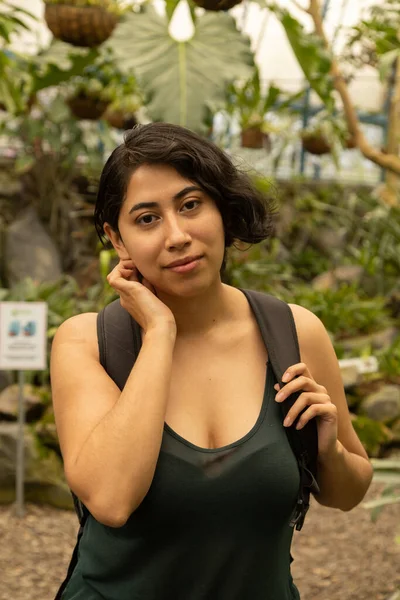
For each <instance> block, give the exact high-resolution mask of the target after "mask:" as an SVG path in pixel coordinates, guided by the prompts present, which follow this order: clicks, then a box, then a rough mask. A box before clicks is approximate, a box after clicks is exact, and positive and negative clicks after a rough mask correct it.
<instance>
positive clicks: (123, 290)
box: [51, 123, 372, 600]
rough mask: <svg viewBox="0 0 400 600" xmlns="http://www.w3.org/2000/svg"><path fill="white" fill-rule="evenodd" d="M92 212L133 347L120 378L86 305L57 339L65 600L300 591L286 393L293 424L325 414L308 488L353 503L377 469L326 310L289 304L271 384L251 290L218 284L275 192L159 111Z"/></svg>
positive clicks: (106, 173)
mask: <svg viewBox="0 0 400 600" xmlns="http://www.w3.org/2000/svg"><path fill="white" fill-rule="evenodd" d="M95 222H96V228H97V231H98V232H99V233H100V235H101V236H103V235H104V234H105V235H106V236H107V237H108V238H109V240H111V242H112V244H113V246H114V248H115V250H116V251H117V253H118V257H119V264H118V265H117V266H116V267H115V268H114V269H113V271H112V272H111V273H110V275H109V277H108V281H109V283H110V285H111V286H112V287H113V288H114V289H115V290H116V291H117V292H118V294H119V295H120V301H121V305H122V306H123V308H124V309H125V310H126V311H128V312H129V313H130V315H131V316H132V317H133V319H134V320H135V321H137V323H138V324H139V325H140V328H141V335H142V346H141V350H140V353H139V356H138V359H137V361H136V363H135V365H134V367H133V368H132V370H131V372H130V374H129V377H128V379H127V381H126V384H125V386H124V387H123V390H122V391H120V390H119V389H118V387H117V386H116V385H115V383H114V382H113V381H112V380H111V378H110V377H109V376H108V374H107V373H106V371H105V370H104V369H103V367H102V366H101V364H100V360H99V349H98V339H97V329H96V326H97V315H96V314H94V313H90V314H82V315H79V316H76V317H73V318H72V319H69V320H68V321H66V322H65V323H63V325H62V326H61V327H60V328H59V330H58V332H57V335H56V336H55V339H54V343H53V349H52V360H51V380H52V389H53V401H54V408H55V415H56V423H57V429H58V434H59V439H60V445H61V450H62V454H63V458H64V466H65V473H66V478H67V481H68V484H69V485H70V487H71V489H72V490H73V491H74V492H75V494H76V495H77V496H78V497H79V498H80V499H81V501H82V502H83V504H84V505H85V506H86V507H87V508H88V510H89V511H90V517H89V519H88V522H87V524H86V525H85V528H84V534H83V537H82V540H81V543H80V547H79V559H78V564H77V567H76V568H75V570H74V573H73V575H72V578H71V580H70V582H69V584H68V586H67V588H66V590H65V592H64V594H63V599H64V600H78V599H82V600H83V599H84V600H100V599H104V598H106V599H107V600H134V599H140V600H162V599H165V598H173V599H176V600H200V599H203V600H235V599H237V600H293V599H297V598H299V594H298V591H297V589H296V587H295V585H294V584H293V581H292V578H291V575H290V544H291V539H292V532H293V530H292V529H291V528H290V527H289V526H288V519H289V517H290V515H291V513H292V509H293V505H294V502H295V499H296V495H297V489H298V485H299V473H298V470H297V463H296V460H295V457H294V455H293V453H292V451H291V449H290V446H289V444H288V441H287V438H286V435H285V432H284V427H283V426H282V422H281V420H280V414H281V413H280V411H279V410H278V409H279V408H280V407H279V402H282V401H284V400H285V398H286V397H288V396H289V395H290V394H291V393H293V392H295V391H301V392H302V393H301V395H300V396H299V398H298V400H297V401H296V403H295V404H294V406H293V407H292V409H291V411H290V412H289V414H288V416H287V419H286V421H285V423H284V426H286V427H289V426H290V425H291V424H292V423H293V422H294V420H295V419H296V417H297V416H298V415H299V413H300V412H301V411H303V409H306V410H304V412H303V414H302V416H301V418H300V420H299V425H298V426H300V427H301V426H304V424H305V423H306V422H307V421H309V420H310V419H314V418H315V419H317V426H318V452H319V454H318V461H319V480H318V484H319V486H320V493H319V494H318V498H317V500H318V502H320V503H322V504H324V505H326V506H331V507H334V508H339V509H341V510H346V511H347V510H351V509H352V508H353V507H354V506H356V505H357V504H358V503H359V502H360V501H361V500H362V498H363V497H364V495H365V493H366V491H367V489H368V486H369V484H370V481H371V477H372V468H371V465H370V462H369V460H368V457H367V455H366V453H365V451H364V449H363V447H362V445H361V443H360V441H359V439H358V438H357V436H356V434H355V432H354V429H353V427H352V424H351V421H350V417H349V412H348V408H347V404H346V398H345V395H344V391H343V385H342V380H341V375H340V371H339V367H338V363H337V360H336V356H335V352H334V350H333V347H332V345H331V342H330V339H329V337H328V334H327V332H326V331H325V328H324V327H323V325H322V323H321V322H320V320H319V319H318V318H317V317H316V316H315V315H314V314H312V313H311V312H310V311H308V310H306V309H304V308H302V307H301V306H297V305H290V307H291V310H292V312H293V316H294V320H295V324H296V329H297V335H298V338H299V344H300V352H301V360H302V362H301V363H299V364H295V365H292V366H291V367H290V369H288V372H287V377H286V378H283V380H284V381H288V383H287V384H286V385H285V387H284V389H282V390H281V393H278V394H275V391H274V388H275V390H278V388H279V385H278V384H277V383H276V380H274V377H273V373H272V372H271V371H270V369H269V366H268V365H269V363H268V356H267V350H266V347H265V345H264V343H263V340H262V337H261V335H260V330H259V327H258V325H257V322H256V320H255V318H254V314H253V313H252V310H251V308H250V306H249V304H248V301H247V299H246V297H245V295H244V294H243V293H242V292H241V291H240V290H238V289H235V288H233V287H231V286H229V285H225V284H223V283H222V282H221V267H222V266H223V263H224V259H225V252H226V248H227V247H229V246H230V245H231V244H232V243H233V241H234V240H235V239H239V240H242V241H246V242H252V243H254V242H258V241H261V240H262V239H265V238H266V237H267V236H268V235H269V233H270V222H271V209H270V207H269V206H268V204H267V202H266V201H265V199H263V197H262V196H261V195H260V194H259V193H258V192H257V191H256V190H255V189H254V187H253V186H252V184H251V182H250V179H249V178H248V177H247V176H246V175H244V174H242V173H240V172H239V171H238V170H237V169H236V168H235V167H234V166H233V165H232V163H231V161H230V160H229V158H228V157H227V156H226V155H225V154H224V153H223V152H222V151H221V150H220V149H219V148H217V147H216V146H214V145H213V144H212V143H210V142H208V141H206V140H204V139H202V138H200V137H199V136H197V135H196V134H194V133H192V132H190V131H188V130H185V129H183V128H180V127H177V126H173V125H168V124H159V123H154V124H150V125H144V126H138V127H136V128H134V129H133V130H132V131H130V132H129V133H128V134H127V135H126V139H125V141H124V143H123V144H121V145H120V146H119V147H118V148H117V149H116V150H115V151H114V152H113V153H112V155H111V156H110V158H109V159H108V161H107V164H106V165H105V167H104V170H103V173H102V177H101V181H100V187H99V194H98V201H97V205H96V211H95ZM266 363H267V370H266ZM266 371H267V372H266ZM271 398H272V400H271V401H269V400H270V399H271ZM172 448H173V450H172Z"/></svg>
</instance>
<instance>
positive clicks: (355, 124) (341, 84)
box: [307, 0, 400, 175]
mask: <svg viewBox="0 0 400 600" xmlns="http://www.w3.org/2000/svg"><path fill="white" fill-rule="evenodd" d="M309 2H310V4H309V8H308V11H307V12H308V13H309V14H310V15H311V17H312V19H313V22H314V27H315V32H316V33H317V35H319V36H320V38H321V39H322V40H323V42H324V44H325V47H326V48H327V49H328V50H329V51H330V53H331V54H332V51H331V48H330V46H329V42H328V39H327V37H326V35H325V31H324V27H323V22H322V16H321V9H320V5H319V0H309ZM331 75H332V76H333V79H334V85H335V88H336V90H337V92H338V93H339V96H340V98H341V100H342V104H343V111H344V114H345V117H346V122H347V126H348V129H349V133H350V135H351V136H352V137H353V138H354V141H355V143H356V146H357V147H358V148H359V149H360V150H361V152H362V153H363V155H364V156H365V157H366V158H368V159H369V160H371V161H372V162H374V163H375V164H377V165H379V166H380V167H382V168H383V169H387V170H388V171H390V172H391V173H395V174H396V175H400V157H399V156H398V155H397V154H395V153H393V154H389V153H385V152H382V151H381V150H378V149H377V148H373V147H372V146H371V145H370V144H369V142H368V140H367V139H366V137H365V135H364V133H363V132H362V130H361V126H360V121H359V120H358V116H357V111H356V109H355V107H354V105H353V102H352V100H351V97H350V93H349V88H348V86H347V83H346V82H345V79H344V77H343V75H342V73H341V71H340V68H339V65H338V63H337V62H336V60H335V59H334V58H333V59H332V66H331ZM396 83H397V82H396ZM396 87H397V86H396ZM394 96H396V94H394Z"/></svg>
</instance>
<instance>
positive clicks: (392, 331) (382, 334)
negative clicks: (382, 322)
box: [340, 327, 399, 354]
mask: <svg viewBox="0 0 400 600" xmlns="http://www.w3.org/2000/svg"><path fill="white" fill-rule="evenodd" d="M398 335H399V330H398V329H396V327H388V328H387V329H384V330H383V331H377V332H376V333H370V334H369V335H362V336H358V337H354V338H349V339H347V340H340V346H341V347H342V349H343V350H344V351H345V352H353V351H355V352H357V351H358V352H359V353H360V354H361V353H362V350H363V349H364V348H373V349H374V350H381V349H382V348H387V347H388V346H390V345H391V344H392V343H393V342H394V340H395V339H396V337H397V336H398Z"/></svg>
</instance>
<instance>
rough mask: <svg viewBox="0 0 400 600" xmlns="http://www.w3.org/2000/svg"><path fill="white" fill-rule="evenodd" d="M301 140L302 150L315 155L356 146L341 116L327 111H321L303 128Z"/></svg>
mask: <svg viewBox="0 0 400 600" xmlns="http://www.w3.org/2000/svg"><path fill="white" fill-rule="evenodd" d="M301 141H302V145H303V148H304V150H306V151H307V152H309V153H310V154H314V155H316V156H321V155H323V154H329V153H335V152H337V151H339V150H340V149H342V148H346V149H349V150H350V149H352V148H355V147H356V143H355V140H354V138H353V137H352V136H351V135H350V134H349V131H348V129H347V126H346V123H345V121H344V120H343V118H341V117H338V116H334V115H332V114H330V113H329V112H328V111H321V113H319V114H318V115H317V117H315V119H314V120H313V121H312V122H311V124H310V126H309V127H307V128H305V129H303V131H302V132H301Z"/></svg>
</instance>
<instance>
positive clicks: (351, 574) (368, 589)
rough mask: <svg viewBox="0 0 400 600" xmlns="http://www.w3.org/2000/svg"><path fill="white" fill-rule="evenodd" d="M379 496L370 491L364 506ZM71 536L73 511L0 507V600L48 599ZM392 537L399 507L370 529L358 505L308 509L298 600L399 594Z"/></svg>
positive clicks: (299, 550) (382, 599) (297, 540)
mask: <svg viewBox="0 0 400 600" xmlns="http://www.w3.org/2000/svg"><path fill="white" fill-rule="evenodd" d="M378 490H379V488H378V486H377V485H373V486H371V489H370V490H369V492H368V495H367V499H372V498H374V497H376V495H377V492H378ZM76 532H77V521H76V517H75V514H74V513H72V512H68V511H59V510H56V509H51V508H44V507H38V506H34V505H32V504H28V505H27V511H26V516H25V517H24V518H23V519H17V518H16V517H15V516H14V511H13V508H12V507H0V540H1V543H0V565H1V572H0V600H54V596H55V593H56V590H57V589H58V586H59V584H60V582H61V581H62V579H63V578H64V575H65V572H66V569H67V565H68V561H69V559H70V556H71V552H72V548H73V545H74V541H75V536H76ZM396 534H397V535H400V505H398V504H397V505H392V506H388V507H387V508H385V509H384V511H383V512H382V513H381V515H380V517H379V519H378V521H377V522H376V523H372V522H371V519H370V513H369V511H367V510H365V509H364V508H362V507H361V506H358V507H357V508H355V509H354V510H353V511H351V512H350V513H342V512H340V511H337V510H332V509H327V508H324V507H322V506H320V505H318V504H317V503H316V502H314V503H313V506H312V507H311V509H310V512H309V515H308V517H307V521H306V524H305V525H304V528H303V530H302V531H301V532H296V534H295V537H294V543H293V549H292V554H293V556H294V559H295V561H294V563H293V565H292V573H293V577H294V580H295V582H296V584H297V586H298V587H299V589H300V592H301V597H302V600H389V598H390V597H391V596H392V594H393V592H394V590H395V589H396V587H398V588H400V545H398V544H396V542H395V540H394V537H395V535H396ZM188 600H190V599H188ZM246 600H247V599H246ZM249 600H251V599H249Z"/></svg>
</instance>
